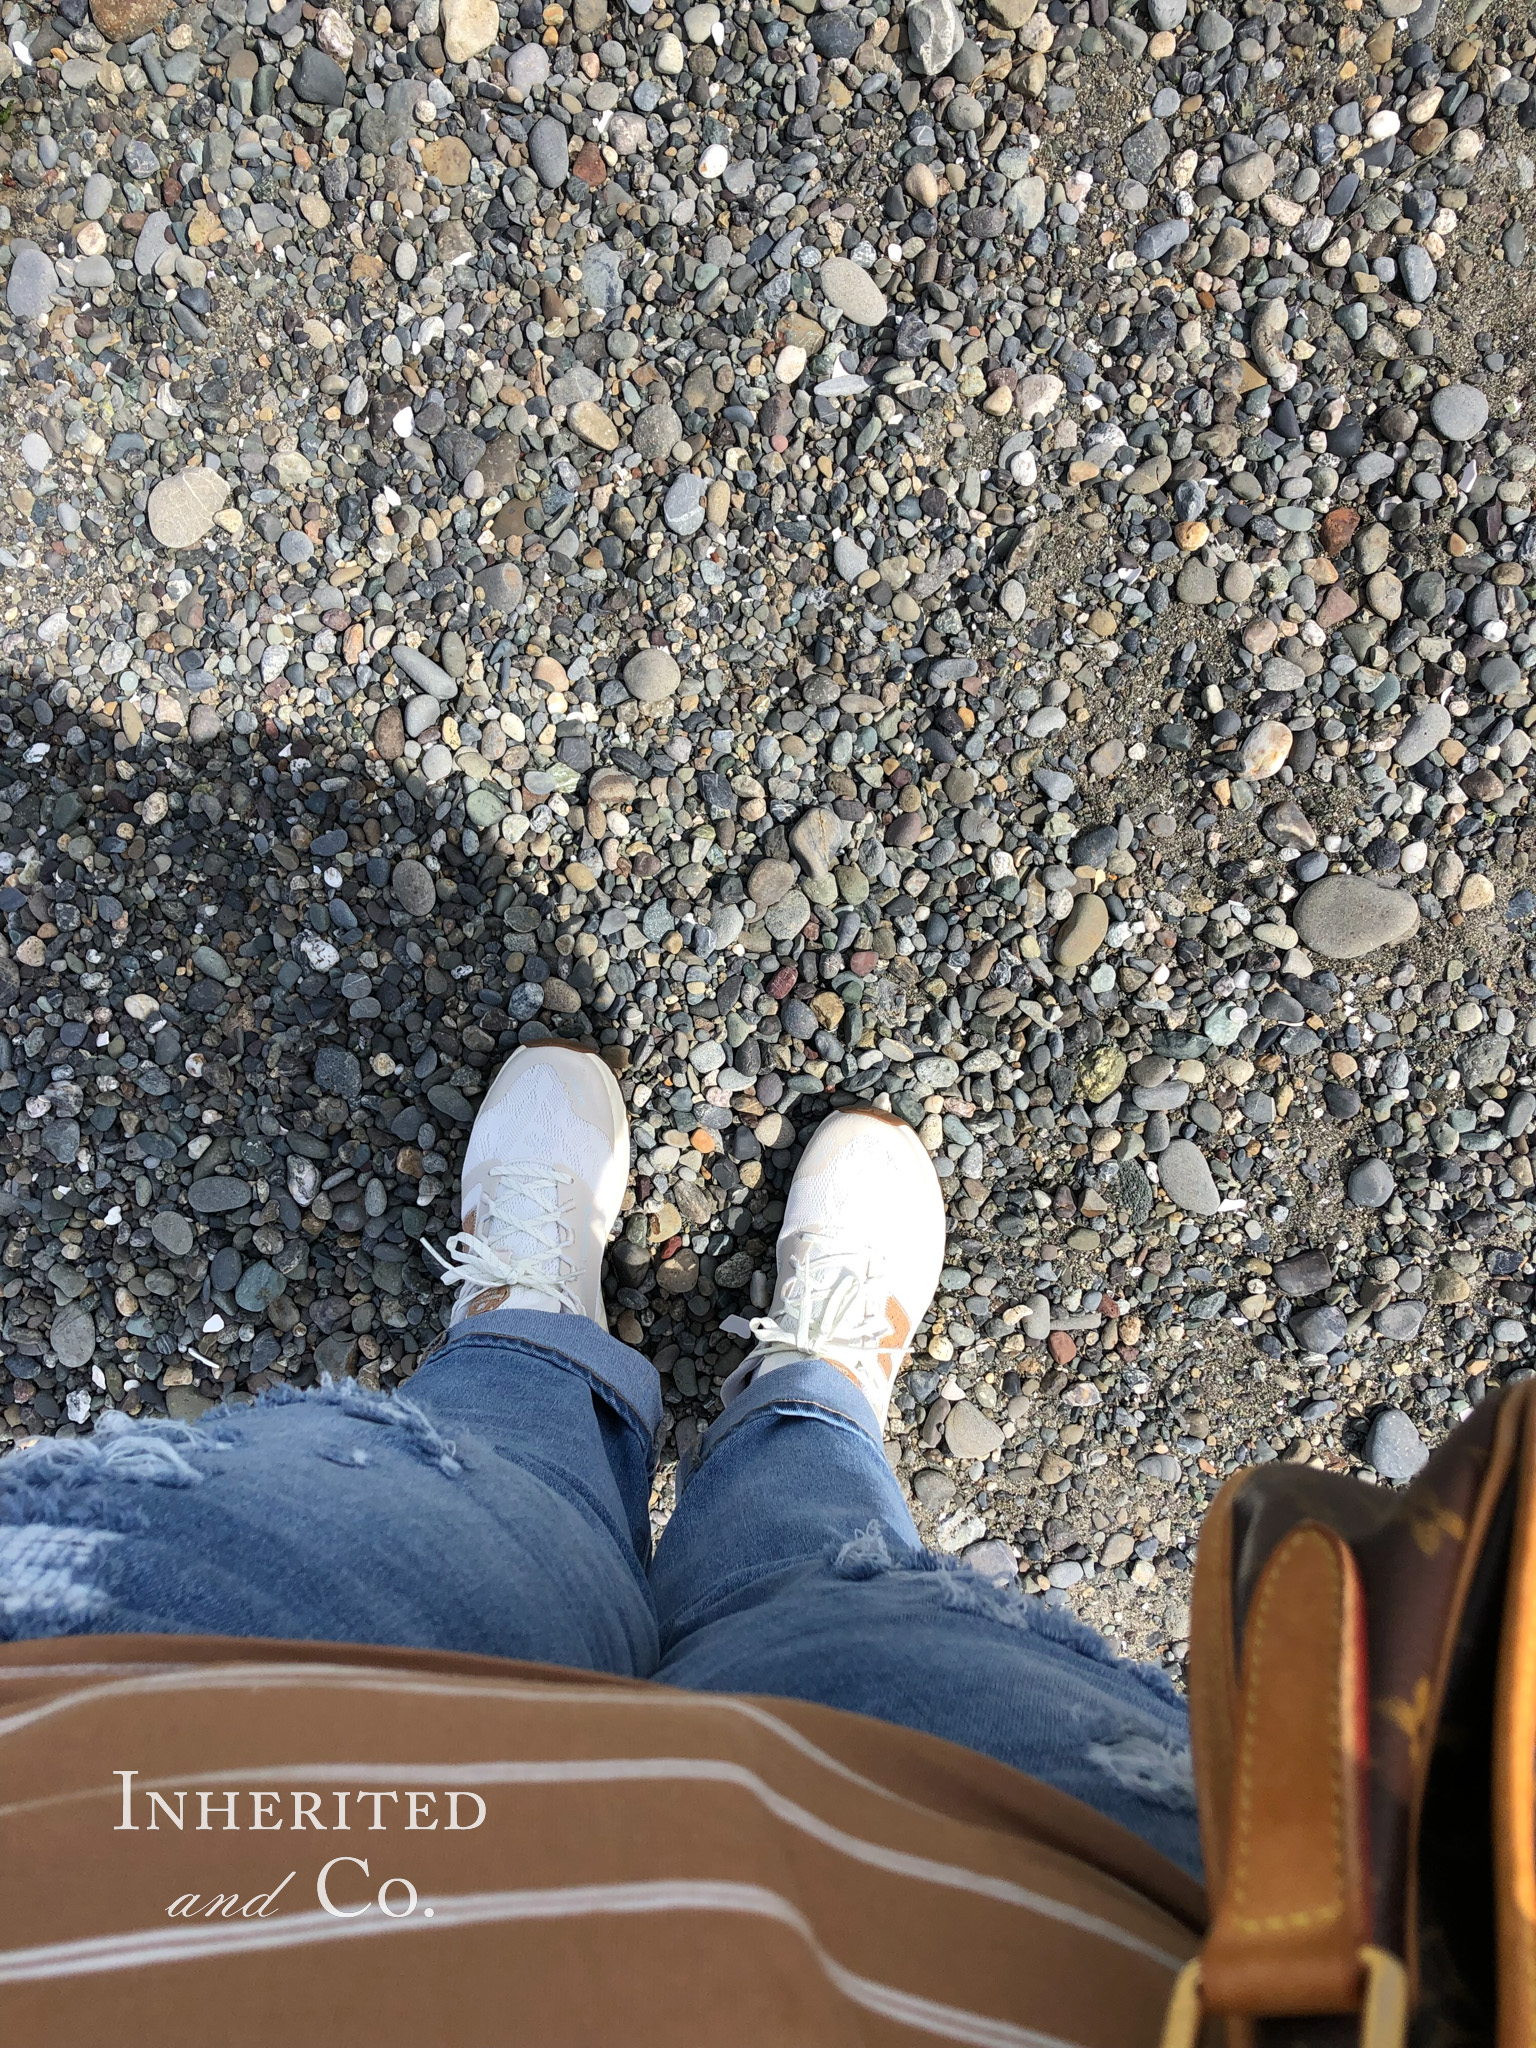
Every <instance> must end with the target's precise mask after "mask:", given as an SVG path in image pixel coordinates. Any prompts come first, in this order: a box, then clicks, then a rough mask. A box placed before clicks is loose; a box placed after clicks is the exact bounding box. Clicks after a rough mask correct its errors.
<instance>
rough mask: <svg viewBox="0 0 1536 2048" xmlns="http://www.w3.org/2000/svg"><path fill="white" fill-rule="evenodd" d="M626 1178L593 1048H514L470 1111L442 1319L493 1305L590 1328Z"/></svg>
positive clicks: (613, 1094) (623, 1125) (614, 1106)
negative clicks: (587, 1321) (449, 1294)
mask: <svg viewBox="0 0 1536 2048" xmlns="http://www.w3.org/2000/svg"><path fill="white" fill-rule="evenodd" d="M628 1179H629V1119H628V1117H627V1116H626V1114H625V1110H624V1098H623V1096H622V1095H621V1094H620V1093H619V1084H618V1082H617V1081H616V1080H615V1079H614V1078H613V1075H612V1074H611V1073H610V1071H609V1070H608V1067H607V1066H606V1065H605V1064H604V1062H603V1061H602V1060H601V1059H600V1058H599V1057H598V1056H597V1054H596V1053H593V1052H584V1051H582V1050H581V1048H580V1047H578V1046H574V1045H568V1044H565V1043H563V1042H561V1041H558V1040H551V1041H548V1042H546V1043H543V1044H535V1045H523V1046H519V1047H518V1049H517V1051H516V1052H515V1053H513V1055H512V1057H511V1059H509V1060H508V1061H507V1063H506V1065H505V1066H504V1067H503V1068H502V1070H501V1072H500V1073H499V1074H498V1075H497V1076H496V1079H495V1080H494V1081H493V1082H492V1084H491V1088H490V1092H489V1093H488V1094H487V1096H486V1098H485V1100H484V1102H483V1103H481V1105H480V1113H479V1115H478V1116H477V1117H476V1118H475V1123H474V1128H473V1130H472V1131H471V1132H470V1134H469V1149H468V1150H467V1151H466V1152H465V1154H464V1174H463V1180H462V1183H461V1194H460V1204H459V1213H460V1217H461V1220H462V1225H463V1227H462V1229H461V1230H459V1231H458V1232H457V1233H456V1235H454V1236H453V1237H451V1238H449V1240H448V1254H449V1255H448V1257H447V1258H446V1259H445V1258H443V1257H442V1254H441V1253H434V1257H436V1258H438V1260H439V1261H440V1263H441V1264H442V1265H443V1267H444V1269H445V1270H444V1272H443V1273H442V1275H441V1278H442V1281H443V1284H444V1285H445V1286H447V1287H457V1288H458V1290H459V1298H458V1300H457V1301H456V1302H455V1303H454V1307H453V1314H452V1316H451V1317H450V1318H449V1325H450V1327H452V1325H453V1324H454V1323H457V1322H459V1321H460V1320H461V1318H462V1317H464V1316H482V1315H485V1314H487V1313H488V1312H489V1311H490V1310H491V1309H495V1308H533V1309H544V1310H547V1311H550V1312H552V1313H555V1314H566V1315H575V1316H588V1317H590V1318H591V1320H592V1321H593V1322H594V1323H596V1324H598V1326H599V1327H600V1328H602V1329H605V1330H606V1329H607V1327H608V1318H607V1316H606V1314H605V1313H604V1310H603V1280H602V1272H603V1248H604V1246H605V1245H606V1244H607V1242H608V1233H609V1232H610V1231H611V1230H612V1228H613V1225H614V1220H615V1218H616V1217H617V1216H618V1213H619V1205H620V1203H621V1202H622V1201H623V1199H624V1188H625V1184H626V1183H627V1181H628Z"/></svg>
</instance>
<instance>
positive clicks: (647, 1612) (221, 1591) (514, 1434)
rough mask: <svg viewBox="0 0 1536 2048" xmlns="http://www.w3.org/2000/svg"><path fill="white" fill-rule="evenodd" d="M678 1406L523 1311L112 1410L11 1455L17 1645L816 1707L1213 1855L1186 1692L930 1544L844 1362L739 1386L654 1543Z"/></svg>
mask: <svg viewBox="0 0 1536 2048" xmlns="http://www.w3.org/2000/svg"><path fill="white" fill-rule="evenodd" d="M661 1419H662V1404H661V1393H660V1386H659V1383H658V1380H657V1377H656V1373H655V1371H654V1369H653V1368H652V1367H651V1366H650V1365H649V1364H648V1363H647V1362H646V1360H645V1359H643V1358H641V1357H640V1356H639V1354H638V1353H637V1352H634V1351H631V1350H630V1349H629V1348H628V1347H627V1346H626V1345H623V1344H620V1343H619V1342H618V1341H617V1339H615V1338H613V1337H611V1336H609V1335H607V1334H606V1333H605V1332H604V1331H602V1330H600V1329H598V1328H597V1326H596V1325H595V1324H593V1323H589V1322H586V1321H585V1320H583V1319H581V1318H579V1317H576V1316H567V1315H543V1314H536V1313H531V1312H522V1311H515V1312H508V1311H499V1312H494V1313H492V1314H489V1315H484V1316H477V1317H473V1318H471V1319H469V1320H467V1321H465V1322H463V1323H461V1324H460V1325H459V1326H458V1327H457V1329H456V1330H455V1331H454V1333H453V1335H452V1336H451V1337H450V1339H449V1341H448V1343H447V1344H446V1345H445V1346H444V1347H443V1349H442V1350H440V1351H439V1352H437V1353H436V1354H435V1355H434V1356H433V1357H431V1358H430V1359H428V1360H427V1362H426V1363H425V1364H424V1365H423V1366H422V1367H421V1369H420V1371H419V1372H418V1373H417V1374H416V1376H415V1377H414V1379H413V1380H412V1381H411V1383H410V1388H409V1391H408V1393H406V1394H403V1395H400V1396H397V1397H395V1398H393V1399H391V1398H389V1397H387V1396H383V1395H377V1394H370V1393H367V1392H365V1391H364V1390H363V1389H361V1388H359V1387H357V1386H355V1385H354V1384H352V1383H351V1382H350V1381H343V1382H341V1383H340V1384H335V1383H332V1382H327V1383H325V1384H324V1385H323V1386H321V1387H319V1388H316V1389H314V1390H312V1391H310V1392H308V1393H299V1392H297V1391H290V1390H286V1389H284V1390H280V1391H277V1392H274V1393H272V1394H269V1395H266V1396H264V1397H263V1398H262V1399H261V1400H260V1401H258V1402H255V1403H253V1404H251V1405H249V1406H240V1407H226V1408H220V1409H219V1410H218V1411H217V1412H216V1413H214V1414H211V1415H208V1416H206V1417H205V1418H204V1419H203V1420H202V1421H200V1422H198V1423H195V1424H177V1423H170V1422H164V1421H158V1422H129V1421H127V1420H125V1419H123V1418H119V1417H115V1416H108V1417H106V1418H105V1419H104V1420H103V1422H102V1424H101V1425H100V1426H99V1427H98V1429H97V1430H96V1432H95V1434H94V1435H93V1436H90V1437H83V1438H77V1439H74V1440H72V1441H63V1442H60V1441H57V1440H49V1441H46V1442H44V1443H41V1444H38V1445H36V1446H34V1447H33V1448H32V1449H30V1450H26V1451H23V1452H21V1453H18V1454H16V1455H15V1456H12V1457H10V1458H8V1459H6V1460H5V1462H4V1463H3V1464H0V1638H9V1639H13V1640H14V1639H18V1638H26V1637H35V1636H50V1635H67V1634H77V1633H97V1634H122V1633H168V1634H196V1635H230V1636H266V1637H277V1638H283V1639H287V1640H294V1639H299V1638H305V1639H310V1640H318V1641H326V1642H347V1643H391V1644H406V1645H413V1646H417V1647H421V1648H429V1649H434V1650H463V1651H478V1652H480V1653H482V1654H485V1655H488V1656H495V1657H518V1658H526V1659H530V1660H532V1661H534V1662H537V1663H546V1664H562V1665H567V1666H575V1667H578V1668H580V1669H584V1670H589V1671H604V1672H612V1673H617V1674H619V1675H621V1676H625V1677H633V1678H645V1679H655V1680H659V1681H660V1682H661V1683H663V1684H666V1685H676V1686H684V1687H688V1688H691V1689H693V1690H695V1691H704V1692H733V1693H769V1694H779V1695H787V1696H788V1697H791V1698H794V1699H803V1700H814V1701H819V1702H820V1703H822V1704H823V1705H826V1706H833V1707H843V1708H847V1709H850V1710H851V1711H853V1712H855V1713H860V1714H869V1715H873V1716H875V1717H877V1718H878V1719H881V1720H884V1721H892V1722H897V1723H900V1724H901V1725H903V1726H906V1727H910V1728H917V1729H923V1730H926V1731H927V1732H928V1733H930V1734H934V1735H941V1736H945V1737H947V1738H948V1739H949V1740H950V1741H951V1742H958V1743H963V1744H965V1745H966V1746H967V1747H969V1748H971V1749H975V1750H980V1751H982V1752H984V1753H985V1754H987V1755H989V1756H993V1757H996V1758H998V1759H1000V1760H1001V1761H1002V1762H1003V1763H1006V1764H1011V1765H1013V1766H1014V1767H1016V1768H1017V1769H1019V1770H1021V1771H1026V1772H1028V1773H1029V1774H1030V1775H1031V1776H1033V1777H1036V1778H1040V1779H1043V1780H1044V1781H1045V1782H1046V1783H1048V1784H1051V1785H1054V1786H1056V1787H1058V1788H1059V1789H1060V1790H1061V1791H1063V1792H1068V1793H1071V1794H1073V1795H1074V1796H1075V1797H1076V1798H1078V1799H1081V1800H1084V1801H1085V1802H1086V1803H1087V1804H1088V1805H1090V1806H1093V1807H1096V1808H1097V1809H1098V1810H1099V1811H1100V1812H1102V1813H1104V1814H1107V1815H1108V1816H1109V1817H1110V1818H1111V1819H1113V1820H1117V1821H1119V1822H1121V1823H1122V1824H1123V1825H1125V1826H1126V1827H1129V1828H1131V1829H1133V1830H1134V1831H1135V1832H1136V1833H1137V1834H1139V1835H1141V1836H1143V1837H1144V1838H1145V1839H1146V1840H1147V1841H1149V1842H1151V1843H1152V1844H1153V1845H1154V1846H1155V1847H1157V1848H1158V1849H1161V1850H1162V1851H1163V1852H1164V1853H1165V1854H1166V1855H1168V1856H1170V1857H1171V1858H1172V1859H1173V1860H1174V1861H1175V1862H1177V1863H1179V1864H1181V1865H1182V1866H1183V1867H1184V1868H1185V1869H1186V1870H1189V1871H1192V1872H1198V1870H1199V1848H1198V1842H1197V1835H1196V1825H1195V1812H1194V1800H1193V1793H1192V1785H1191V1776H1190V1765H1189V1752H1188V1731H1187V1724H1186V1716H1185V1711H1184V1707H1183V1705H1182V1703H1181V1702H1180V1700H1179V1699H1178V1697H1177V1695H1176V1694H1175V1693H1174V1691H1173V1690H1172V1688H1171V1687H1170V1686H1169V1685H1168V1684H1167V1682H1166V1681H1165V1680H1164V1679H1163V1677H1162V1676H1161V1674H1159V1673H1157V1672H1155V1671H1152V1670H1150V1669H1147V1668H1145V1667H1141V1666H1137V1665H1133V1664H1128V1663H1125V1662H1122V1661H1120V1660H1118V1659H1116V1658H1115V1657H1114V1656H1113V1655H1112V1653H1111V1652H1110V1650H1109V1648H1108V1646H1107V1645H1106V1644H1105V1643H1104V1642H1103V1641H1102V1640H1101V1639H1100V1638H1099V1637H1098V1636H1096V1635H1094V1634H1093V1633H1092V1632H1091V1631H1090V1630H1088V1629H1086V1628H1084V1627H1082V1626H1081V1625H1080V1624H1079V1623H1077V1622H1076V1621H1074V1620H1073V1619H1072V1618H1071V1617H1070V1616H1068V1615H1066V1614H1063V1613H1061V1612H1059V1611H1057V1610H1055V1609H1053V1608H1051V1607H1048V1606H1046V1605H1045V1603H1044V1602H1043V1601H1040V1600H1037V1599H1031V1598H1028V1597H1026V1596H1024V1595H1023V1594H1021V1593H1020V1592H1018V1591H1017V1590H1005V1589H1002V1588H999V1587H997V1586H995V1585H993V1584H991V1583H990V1582H988V1581H987V1580H985V1579H983V1578H982V1577H980V1576H979V1575H978V1574H977V1573H975V1572H973V1571H971V1570H970V1569H968V1568H967V1567H966V1566H964V1565H961V1564H959V1563H957V1562H956V1561H954V1560H952V1559H948V1558H939V1557H935V1556H933V1555H932V1554H931V1553H930V1552H928V1551H925V1550H924V1549H923V1547H922V1545H921V1543H920V1541H919V1539H918V1534H917V1530H916V1529H915V1527H914V1526H913V1523H912V1519H911V1516H910V1515H909V1514H908V1512H907V1508H906V1505H905V1503H904V1501H903V1499H902V1495H901V1489H900V1487H899V1486H898V1484H897V1482H896V1479H895V1477H894V1475H893V1474H892V1471H891V1468H890V1466H889V1464H888V1463H887V1461H886V1457H885V1453H884V1450H883V1448H882V1445H881V1441H880V1437H879V1434H878V1432H877V1429H876V1425H875V1419H874V1416H873V1414H872V1413H871V1411H870V1408H869V1405H868V1403H867V1402H866V1401H865V1399H864V1397H863V1395H862V1394H860V1393H859V1392H858V1390H857V1389H856V1388H855V1387H854V1386H853V1385H852V1383H851V1382H850V1381H848V1380H846V1379H845V1378H843V1376H842V1375H841V1374H840V1373H838V1372H836V1371H834V1369H833V1368H832V1367H831V1366H829V1365H827V1364H826V1363H825V1362H824V1361H822V1360H820V1359H813V1358H808V1359H805V1360H803V1361H801V1362H799V1363H796V1364H789V1365H785V1366H783V1367H781V1368H780V1369H779V1370H778V1371H776V1372H772V1373H769V1374H767V1375H766V1376H764V1377H763V1378H761V1379H759V1380H758V1381H756V1382H755V1383H754V1384H753V1385H752V1386H751V1387H749V1388H748V1390H747V1391H746V1393H745V1394H743V1396H742V1397H741V1398H740V1399H739V1400H738V1401H737V1402H735V1403H734V1404H733V1405H732V1406H731V1407H730V1408H729V1409H727V1410H726V1411H725V1412H724V1413H723V1414H722V1415H721V1416H720V1417H719V1418H718V1419H717V1420H716V1421H715V1423H714V1424H713V1425H712V1427H711V1428H710V1429H709V1430H708V1431H707V1432H706V1434H705V1436H704V1437H703V1439H702V1440H701V1443H700V1445H699V1447H698V1451H697V1454H696V1457H695V1459H694V1460H693V1462H692V1465H691V1468H690V1469H689V1470H688V1471H687V1472H686V1473H680V1475H679V1479H680V1487H681V1491H680V1497H679V1500H678V1504H677V1507H676V1509H675V1511H674V1513H673V1515H672V1518H671V1521H670V1522H669V1523H668V1525H667V1528H666V1531H665V1534H664V1535H663V1536H662V1539H661V1542H660V1543H659V1545H658V1546H657V1547H656V1551H655V1555H654V1557H653V1556H652V1553H651V1534H650V1518H649V1494H650V1482H651V1476H652V1473H653V1471H654V1464H655V1458H654V1445H655V1440H656V1435H657V1431H658V1428H659V1425H660V1422H661Z"/></svg>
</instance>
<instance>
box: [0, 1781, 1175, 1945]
mask: <svg viewBox="0 0 1536 2048" xmlns="http://www.w3.org/2000/svg"><path fill="white" fill-rule="evenodd" d="M252 1777H260V1779H261V1781H262V1783H263V1784H264V1785H283V1784H295V1785H318V1784H325V1785H336V1784H341V1785H355V1784H370V1783H371V1784H380V1785H399V1784H403V1783H404V1782H406V1781H407V1780H410V1781H411V1782H412V1783H414V1784H417V1785H423V1786H424V1785H430V1784H439V1785H466V1786H481V1785H524V1786H539V1785H620V1784H670V1783H676V1782H678V1781H683V1782H691V1783H695V1784H715V1785H729V1786H732V1787H733V1788H735V1789H736V1790H737V1791H741V1792H746V1793H747V1794H749V1796H750V1797H752V1798H754V1799H755V1800H757V1802H758V1804H759V1805H760V1806H763V1807H765V1808H766V1809H767V1810H768V1812H769V1813H771V1814H772V1815H773V1817H774V1818H775V1819H776V1820H779V1821H782V1822H784V1824H785V1825H786V1826H788V1827H792V1828H798V1829H799V1830H800V1832H801V1833H802V1834H805V1835H809V1836H810V1837H811V1839H812V1840H813V1841H816V1842H819V1843H820V1844H821V1845H822V1847H823V1848H826V1849H831V1850H834V1851H835V1852H836V1853H838V1854H840V1855H843V1856H847V1857H849V1858H851V1859H852V1860H853V1861H854V1862H857V1863H863V1864H866V1865H867V1866H868V1867H869V1868H870V1869H873V1870H880V1871H884V1872H885V1873H886V1875H887V1876H891V1877H901V1878H908V1879H911V1880H912V1881H914V1882H916V1883H919V1884H931V1885H937V1886H940V1887H943V1888H945V1889H948V1890H951V1891H963V1892H969V1893H971V1894H972V1895H974V1896H977V1897H981V1898H985V1899H989V1900H991V1901H992V1903H993V1904H995V1905H1001V1906H1016V1907H1021V1908H1022V1909H1023V1910H1024V1911H1025V1912H1030V1913H1035V1914H1037V1915H1038V1916H1039V1917H1040V1918H1041V1919H1048V1920H1054V1921H1056V1922H1057V1923H1058V1924H1060V1925H1062V1926H1066V1927H1071V1928H1073V1929H1075V1930H1076V1932H1078V1933H1079V1934H1087V1935H1092V1936H1095V1937H1097V1938H1098V1939H1100V1940H1104V1941H1112V1942H1114V1943H1115V1944H1116V1945H1117V1946H1118V1947H1120V1948H1123V1949H1127V1950H1129V1951H1130V1953H1131V1954H1132V1955H1138V1956H1141V1957H1142V1958H1144V1960H1146V1961H1147V1962H1149V1963H1153V1964H1155V1965H1156V1966H1157V1968H1158V1969H1160V1970H1166V1971H1167V1972H1168V1974H1169V1975H1170V1976H1177V1974H1178V1972H1179V1971H1180V1970H1181V1969H1182V1968H1183V1967H1184V1962H1185V1958H1183V1957H1181V1956H1176V1955H1173V1954H1171V1953H1170V1952H1169V1951H1168V1950H1167V1949H1164V1948H1159V1947H1158V1946H1157V1944H1156V1943H1155V1942H1151V1941H1145V1940H1143V1939H1142V1938H1141V1936H1139V1935H1136V1934H1132V1933H1130V1932H1128V1931H1127V1930H1126V1929H1125V1928H1123V1927H1117V1926H1116V1925H1115V1923H1114V1922H1113V1921H1112V1920H1105V1919H1103V1918H1102V1917H1101V1916H1100V1915H1098V1914H1096V1913H1089V1912H1086V1911H1084V1910H1083V1908H1082V1907H1080V1906H1073V1905H1069V1904H1067V1903H1066V1902H1065V1901H1064V1900H1061V1899H1053V1898H1050V1897H1049V1896H1048V1895H1046V1894H1045V1893H1042V1892H1035V1891H1031V1890H1030V1889H1029V1888H1028V1887H1027V1886H1025V1885H1020V1884H1015V1883H1014V1882H1013V1881H1012V1880H1011V1879H1009V1878H1006V1877H993V1876H991V1875H990V1874H989V1873H987V1872H985V1871H980V1870H971V1869H968V1868H967V1867H966V1866H965V1865H964V1864H956V1863H941V1862H939V1861H938V1860H937V1859H936V1858H934V1857H931V1856H918V1855H915V1854H914V1853H913V1852H912V1851H910V1850H907V1849H893V1848H891V1847H889V1846H888V1845H887V1844H886V1843H883V1842H870V1841H866V1840H865V1839H864V1838H863V1837H862V1836H860V1835H851V1834H849V1833H848V1832H847V1831H846V1830H845V1829H843V1828H840V1827H837V1826H835V1825H834V1823H833V1822H831V1821H828V1820H823V1819H822V1817H821V1815H820V1814H817V1813H812V1812H811V1811H810V1809H809V1808H808V1807H804V1806H801V1805H800V1804H799V1803H798V1802H797V1801H795V1800H793V1799H790V1798H788V1797H787V1796H786V1795H785V1794H784V1793H782V1792H778V1791H776V1790H775V1789H774V1787H773V1786H771V1785H770V1784H768V1783H767V1781H766V1780H765V1779H763V1778H761V1777H759V1776H758V1774H757V1772H756V1771H753V1770H749V1769H748V1768H747V1766H746V1765H745V1764H738V1763H731V1762H728V1761H727V1760H726V1759H724V1758H721V1757H686V1756H684V1757H679V1756H663V1757H582V1758H563V1757H562V1758H553V1759H546V1760H541V1761H538V1762H525V1761H524V1762H516V1763H513V1762H494V1763H491V1762H487V1763H470V1764H459V1763H453V1764H434V1763H421V1762H419V1761H412V1762H410V1763H399V1764H378V1763H374V1764H351V1763H323V1764H322V1763H316V1764H289V1763H284V1764H277V1765H275V1766H274V1765H270V1764H254V1765H251V1766H250V1767H248V1768H247V1769H245V1770H238V1771H194V1772H191V1773H186V1772H183V1773H182V1774H181V1775H179V1776H178V1777H175V1778H144V1779H138V1780H135V1783H134V1790H135V1792H137V1793H139V1794H143V1793H147V1792H163V1791H170V1790H174V1789H175V1788H177V1787H188V1788H192V1789H196V1788H197V1787H199V1786H204V1787H206V1786H213V1785H244V1784H248V1783H249V1782H250V1780H251V1779H252ZM110 1789H111V1791H112V1794H113V1796H114V1797H115V1796H116V1788H115V1787H113V1788H110ZM9 1810H10V1809H7V1808H3V1807H0V1815H3V1814H4V1813H6V1812H8V1811H9Z"/></svg>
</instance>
